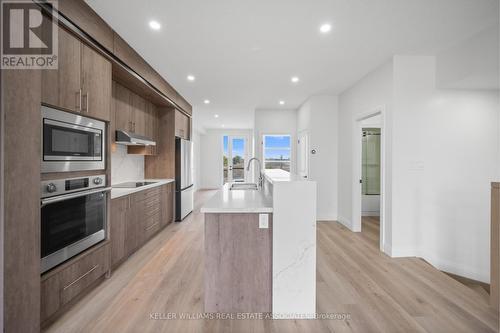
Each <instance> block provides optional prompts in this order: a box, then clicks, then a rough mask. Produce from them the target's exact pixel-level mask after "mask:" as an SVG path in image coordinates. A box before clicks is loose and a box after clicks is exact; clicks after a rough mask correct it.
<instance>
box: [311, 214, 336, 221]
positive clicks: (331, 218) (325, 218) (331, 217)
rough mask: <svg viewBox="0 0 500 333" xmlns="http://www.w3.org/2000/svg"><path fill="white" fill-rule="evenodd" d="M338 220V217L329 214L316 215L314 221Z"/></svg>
mask: <svg viewBox="0 0 500 333" xmlns="http://www.w3.org/2000/svg"><path fill="white" fill-rule="evenodd" d="M337 220H338V217H337V216H335V215H331V216H319V215H318V217H316V221H318V222H335V221H337Z"/></svg>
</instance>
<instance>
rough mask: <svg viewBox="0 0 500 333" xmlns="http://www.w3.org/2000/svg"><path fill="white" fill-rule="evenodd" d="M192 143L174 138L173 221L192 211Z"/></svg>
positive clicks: (179, 219) (180, 219)
mask: <svg viewBox="0 0 500 333" xmlns="http://www.w3.org/2000/svg"><path fill="white" fill-rule="evenodd" d="M192 146H193V144H192V142H191V141H188V140H184V139H181V138H175V220H176V221H182V220H183V219H184V218H185V217H186V216H187V215H188V214H189V213H191V212H192V211H193V205H194V200H193V194H194V189H193V175H192V174H193V172H192V165H191V160H192Z"/></svg>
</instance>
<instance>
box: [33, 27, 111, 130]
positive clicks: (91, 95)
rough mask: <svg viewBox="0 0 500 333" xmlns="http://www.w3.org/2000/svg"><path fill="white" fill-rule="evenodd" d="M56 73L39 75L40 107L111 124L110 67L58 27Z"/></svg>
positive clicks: (93, 52)
mask: <svg viewBox="0 0 500 333" xmlns="http://www.w3.org/2000/svg"><path fill="white" fill-rule="evenodd" d="M58 44H59V63H58V69H56V70H54V69H52V70H43V71H42V82H43V84H42V103H45V104H49V105H52V106H55V107H59V108H62V109H66V110H68V111H72V112H79V113H82V114H85V115H88V116H90V117H95V118H98V119H102V120H106V121H109V120H110V111H111V84H112V83H111V63H110V62H109V61H108V60H107V59H105V58H104V57H103V56H101V55H100V54H99V53H97V52H96V51H94V50H93V49H91V48H90V47H88V46H86V45H84V44H83V43H82V42H81V41H80V40H79V39H77V38H76V37H74V36H73V35H71V34H70V33H68V32H67V31H66V30H64V29H63V28H60V27H59V43H58Z"/></svg>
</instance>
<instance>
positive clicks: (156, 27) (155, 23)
mask: <svg viewBox="0 0 500 333" xmlns="http://www.w3.org/2000/svg"><path fill="white" fill-rule="evenodd" d="M149 27H150V28H151V29H153V30H160V29H161V24H160V23H159V22H158V21H154V20H153V21H149Z"/></svg>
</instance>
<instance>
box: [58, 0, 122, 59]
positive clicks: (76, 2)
mask: <svg viewBox="0 0 500 333" xmlns="http://www.w3.org/2000/svg"><path fill="white" fill-rule="evenodd" d="M58 7H59V8H58V9H59V11H60V12H61V13H63V14H64V15H65V16H66V17H67V18H68V19H70V20H71V21H72V22H73V23H74V24H75V25H76V26H77V27H79V28H80V29H82V30H83V31H85V32H86V33H87V34H89V35H90V36H91V37H92V38H94V39H95V40H96V41H97V42H98V43H99V44H101V45H102V46H103V47H104V48H106V49H107V50H108V51H110V52H112V51H113V29H111V27H110V26H109V25H108V24H107V23H106V22H105V21H104V20H103V19H102V18H101V17H100V16H99V15H97V13H96V12H95V11H94V10H93V9H92V8H90V7H89V5H87V3H86V2H85V1H82V0H63V1H59V3H58Z"/></svg>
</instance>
